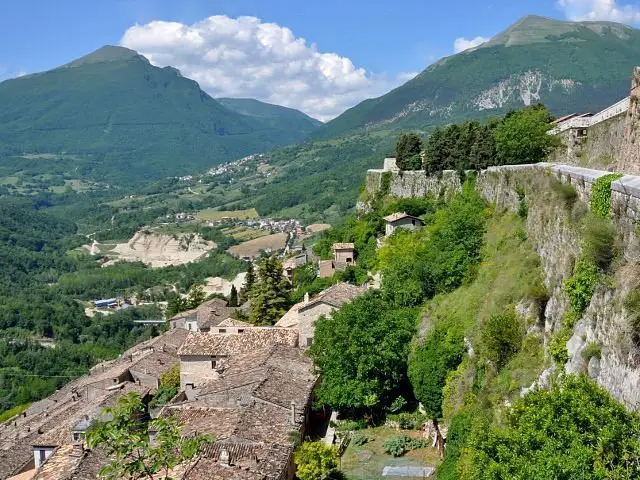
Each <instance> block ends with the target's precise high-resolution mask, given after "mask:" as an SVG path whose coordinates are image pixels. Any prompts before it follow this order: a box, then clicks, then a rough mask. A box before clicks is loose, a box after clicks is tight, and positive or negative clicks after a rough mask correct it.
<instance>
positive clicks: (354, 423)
mask: <svg viewBox="0 0 640 480" xmlns="http://www.w3.org/2000/svg"><path fill="white" fill-rule="evenodd" d="M331 426H332V427H333V428H335V429H336V430H337V431H338V432H352V431H354V430H362V429H364V428H367V422H366V420H363V419H360V420H338V421H337V422H336V423H333V424H332V425H331Z"/></svg>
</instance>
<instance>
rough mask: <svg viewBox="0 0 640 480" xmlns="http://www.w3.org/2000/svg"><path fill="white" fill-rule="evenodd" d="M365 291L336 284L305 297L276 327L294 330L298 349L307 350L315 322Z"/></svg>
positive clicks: (312, 335) (310, 343)
mask: <svg viewBox="0 0 640 480" xmlns="http://www.w3.org/2000/svg"><path fill="white" fill-rule="evenodd" d="M365 292H366V289H364V288H362V287H357V286H354V285H350V284H348V283H338V284H336V285H333V286H331V287H329V288H328V289H326V290H325V291H323V292H321V293H319V294H318V295H317V296H316V297H314V298H313V299H309V296H308V295H307V296H305V299H304V300H303V301H302V302H300V303H297V304H296V305H294V306H293V307H291V308H290V309H289V311H288V312H287V313H286V314H285V315H284V316H283V317H282V318H281V319H280V320H279V321H278V323H276V327H281V328H294V329H297V331H298V345H299V346H300V348H303V349H304V348H308V347H309V346H311V345H312V344H313V337H314V332H315V324H316V321H317V320H318V319H319V318H320V317H322V316H324V317H327V318H329V317H331V315H332V314H333V312H335V311H336V310H337V309H339V308H340V307H341V306H342V305H344V304H345V303H347V302H350V301H351V300H353V299H354V298H356V297H358V296H360V295H362V294H363V293H365Z"/></svg>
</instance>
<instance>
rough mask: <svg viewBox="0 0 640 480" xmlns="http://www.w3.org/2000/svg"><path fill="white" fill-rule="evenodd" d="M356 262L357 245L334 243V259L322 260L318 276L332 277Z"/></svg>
mask: <svg viewBox="0 0 640 480" xmlns="http://www.w3.org/2000/svg"><path fill="white" fill-rule="evenodd" d="M355 264H356V247H355V245H354V244H353V243H334V244H333V260H320V262H319V264H318V267H319V271H318V276H319V277H320V278H330V277H333V275H334V274H335V273H336V272H343V271H344V270H346V269H347V267H350V266H353V265H355Z"/></svg>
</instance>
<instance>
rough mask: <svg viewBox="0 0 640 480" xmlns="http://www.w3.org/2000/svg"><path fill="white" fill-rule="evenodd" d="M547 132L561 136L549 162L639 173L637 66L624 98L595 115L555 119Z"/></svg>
mask: <svg viewBox="0 0 640 480" xmlns="http://www.w3.org/2000/svg"><path fill="white" fill-rule="evenodd" d="M555 124H556V126H555V127H554V128H553V130H551V132H550V133H551V134H553V135H558V136H560V137H561V138H562V143H563V145H564V148H560V149H558V150H557V151H556V152H555V153H554V155H553V156H552V158H551V159H550V161H551V162H555V163H565V164H570V165H576V166H581V167H589V168H600V169H605V170H612V171H613V170H615V171H619V172H625V173H631V174H638V173H640V143H639V142H640V136H639V133H638V131H639V130H640V67H636V68H634V69H633V81H632V84H631V92H630V95H629V96H628V97H627V98H624V99H622V100H620V101H619V102H618V103H616V104H614V105H611V106H610V107H608V108H605V109H604V110H602V111H601V112H598V113H596V114H592V113H583V114H575V113H574V114H571V115H567V116H564V117H562V118H559V119H558V120H556V122H555Z"/></svg>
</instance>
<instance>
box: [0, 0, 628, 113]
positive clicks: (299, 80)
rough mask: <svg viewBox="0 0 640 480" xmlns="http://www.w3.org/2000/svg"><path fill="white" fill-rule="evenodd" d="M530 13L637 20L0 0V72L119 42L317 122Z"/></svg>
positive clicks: (555, 4)
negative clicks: (296, 110)
mask: <svg viewBox="0 0 640 480" xmlns="http://www.w3.org/2000/svg"><path fill="white" fill-rule="evenodd" d="M528 14H535V15H543V16H548V17H552V18H557V19H562V20H612V21H618V22H622V23H626V24H629V25H634V26H636V27H638V26H640V0H638V1H628V0H486V1H485V0H447V1H446V2H442V1H434V0H393V1H390V0H323V1H318V0H316V1H312V0H306V1H305V0H302V1H301V0H180V1H175V0H91V1H87V0H56V1H51V0H2V2H1V3H0V81H2V80H6V79H9V78H14V77H19V76H22V75H25V74H29V73H35V72H39V71H44V70H48V69H51V68H54V67H56V66H59V65H62V64H64V63H67V62H70V61H72V60H74V59H76V58H78V57H81V56H82V55H85V54H87V53H90V52H92V51H93V50H96V49H97V48H99V47H101V46H103V45H107V44H109V45H122V46H125V47H128V48H132V49H134V50H136V51H138V52H140V53H141V54H143V55H145V56H146V57H147V58H148V59H149V60H150V61H151V62H152V63H153V64H154V65H158V66H166V65H171V66H173V67H176V68H178V69H179V70H180V71H181V72H182V74H183V75H184V76H186V77H189V78H193V79H194V80H196V81H198V82H199V83H200V86H201V87H202V88H203V89H204V90H205V91H207V92H208V93H209V94H211V95H212V96H214V97H224V96H229V97H246V98H257V99H259V100H262V101H267V102H270V103H275V104H279V105H285V106H289V107H292V108H297V109H300V110H302V111H304V112H305V113H307V114H309V115H312V116H314V117H316V118H318V119H320V120H323V121H326V120H329V119H331V118H333V117H335V116H337V115H339V114H340V113H342V112H343V111H344V110H346V109H347V108H350V107H352V106H354V105H356V104H357V103H359V102H360V101H362V100H364V99H366V98H371V97H375V96H379V95H382V94H384V93H386V92H388V91H389V90H391V89H393V88H395V87H397V86H399V85H401V84H402V83H404V82H406V81H407V80H409V79H410V78H412V77H413V76H415V75H416V74H417V73H419V72H420V71H422V70H423V69H425V68H426V67H427V66H428V65H430V64H431V63H433V62H434V61H436V60H438V59H439V58H442V57H444V56H447V55H452V54H454V53H456V52H459V51H462V50H464V49H467V48H471V47H474V46H476V45H478V44H480V43H482V42H483V41H486V40H487V39H489V38H491V37H492V36H493V35H496V34H497V33H499V32H501V31H503V30H504V29H506V28H507V27H508V26H509V25H511V24H513V23H514V22H515V21H517V20H518V19H519V18H521V17H523V16H525V15H528Z"/></svg>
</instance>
